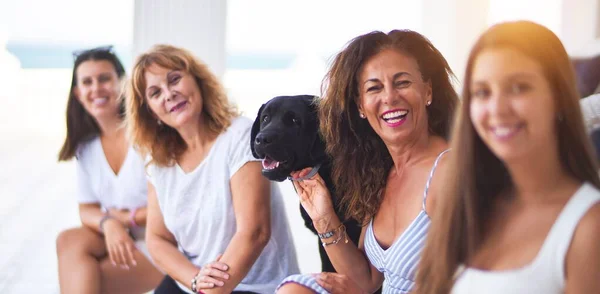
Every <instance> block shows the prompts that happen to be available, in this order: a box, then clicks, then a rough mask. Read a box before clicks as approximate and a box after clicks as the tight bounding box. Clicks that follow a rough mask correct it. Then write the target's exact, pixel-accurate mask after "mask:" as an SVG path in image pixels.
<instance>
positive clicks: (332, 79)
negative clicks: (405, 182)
mask: <svg viewBox="0 0 600 294" xmlns="http://www.w3.org/2000/svg"><path fill="white" fill-rule="evenodd" d="M386 49H393V50H397V51H398V52H400V53H402V54H406V55H408V56H411V57H412V58H414V59H415V60H416V62H417V64H418V66H419V70H420V72H421V76H422V78H423V80H424V81H425V82H430V83H431V87H432V100H433V103H432V104H431V105H430V106H428V107H427V118H428V126H429V133H430V134H431V135H435V136H440V137H443V138H445V139H448V134H449V130H450V124H451V122H452V120H453V113H454V109H455V108H456V105H457V103H458V98H457V93H456V92H455V91H454V89H453V87H452V83H451V80H452V78H453V77H454V76H453V74H452V70H451V69H450V66H449V65H448V62H446V59H444V57H443V56H442V54H441V53H440V52H439V51H438V50H437V49H436V48H435V47H434V46H433V45H432V44H431V42H429V40H427V39H426V38H425V37H424V36H422V35H421V34H419V33H416V32H413V31H410V30H393V31H391V32H389V33H388V34H385V33H383V32H379V31H375V32H371V33H368V34H365V35H362V36H359V37H356V38H355V39H353V40H352V41H350V43H348V45H347V46H346V48H345V49H344V50H342V51H341V52H340V53H339V54H337V56H336V57H335V59H334V61H333V64H332V66H331V69H330V70H329V72H328V73H327V75H326V76H325V79H324V81H323V85H322V92H323V96H324V98H323V100H322V101H320V105H319V118H320V121H321V128H320V130H321V133H322V135H323V138H324V139H325V141H326V145H327V153H328V154H329V155H330V156H331V157H332V161H333V167H332V178H333V181H334V185H335V189H336V192H337V195H338V196H339V197H341V199H340V203H341V205H342V206H343V208H344V210H345V211H346V217H351V218H354V219H356V220H358V221H361V222H366V221H368V220H369V219H370V218H372V217H373V216H374V215H375V213H376V212H377V210H378V209H379V205H380V203H381V200H382V198H383V190H384V188H385V184H386V181H387V175H388V173H389V170H390V168H391V167H392V165H393V162H392V157H391V155H390V154H389V151H388V149H387V148H386V146H385V144H384V143H383V140H382V139H381V138H380V137H379V136H378V135H377V134H376V133H375V131H374V130H373V128H372V127H371V125H370V124H369V122H368V121H367V120H364V119H361V118H360V117H359V112H358V105H359V100H360V95H359V89H358V87H359V77H360V74H361V72H362V70H363V66H364V64H365V63H366V62H367V61H368V60H369V59H370V58H372V57H373V56H375V55H376V54H378V53H379V52H381V51H383V50H386Z"/></svg>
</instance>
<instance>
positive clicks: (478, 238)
mask: <svg viewBox="0 0 600 294" xmlns="http://www.w3.org/2000/svg"><path fill="white" fill-rule="evenodd" d="M498 47H504V48H506V47H508V48H512V49H515V50H518V51H519V52H521V53H523V54H525V55H527V56H528V57H529V58H531V59H533V60H535V61H536V62H538V63H539V64H540V65H541V66H542V68H543V71H544V75H545V78H546V79H547V81H548V84H549V85H550V86H551V89H552V94H553V97H554V100H555V103H556V105H557V109H558V110H559V111H560V115H561V116H562V118H563V119H562V120H561V121H560V122H557V132H558V136H557V138H558V142H557V144H558V147H559V148H558V150H559V155H560V161H561V163H562V165H563V167H564V168H565V170H567V172H568V173H569V174H570V175H571V176H572V177H574V178H576V179H578V180H581V181H585V182H589V183H591V184H592V185H594V186H595V187H596V188H600V179H599V178H598V173H597V170H598V168H597V165H596V159H595V157H594V155H593V152H592V146H591V143H590V141H589V139H588V137H587V134H586V132H585V128H584V125H583V119H582V115H581V109H580V107H579V101H578V100H579V95H578V94H577V88H576V82H575V74H574V71H573V68H572V65H571V63H570V61H569V56H568V55H567V52H566V51H565V48H564V47H563V45H562V44H561V42H560V40H559V39H558V38H557V37H556V35H554V34H553V33H552V32H551V31H550V30H548V29H547V28H545V27H543V26H541V25H538V24H535V23H532V22H528V21H519V22H507V23H502V24H498V25H495V26H493V27H491V28H490V29H488V30H487V31H486V32H485V33H484V34H483V35H482V36H481V37H480V38H479V40H478V41H477V43H476V44H475V46H474V47H473V49H472V50H471V54H470V56H469V59H468V63H467V68H466V73H465V80H464V85H463V91H462V95H463V104H462V107H461V110H460V114H459V116H458V119H457V122H456V127H455V130H454V135H453V138H454V139H453V142H452V150H453V151H452V155H451V156H450V160H449V165H448V166H449V168H450V170H453V171H454V173H448V174H447V178H446V179H445V183H446V185H447V186H446V188H445V189H444V191H445V192H444V197H441V198H440V200H439V201H440V203H438V205H437V208H436V214H435V217H434V218H433V223H432V226H431V229H430V231H429V235H428V239H427V245H426V247H425V249H424V251H423V255H422V259H421V263H420V267H419V272H418V275H417V293H419V294H439V293H449V292H450V291H451V288H452V286H453V284H454V275H455V273H456V271H457V269H458V266H459V265H460V264H465V263H466V262H468V261H469V260H470V259H471V258H472V256H473V254H474V253H475V252H476V251H477V250H478V248H479V247H480V246H481V243H482V241H483V235H484V234H483V233H484V232H483V230H484V228H485V227H486V225H487V224H488V223H489V221H490V219H489V216H490V215H491V212H492V206H493V205H494V203H497V201H496V199H497V198H498V197H501V196H500V195H501V194H500V193H501V192H502V191H504V190H506V188H509V187H511V186H512V181H511V179H510V175H509V173H508V170H507V168H506V167H505V166H504V164H503V163H502V162H501V161H500V159H498V158H497V157H496V156H495V155H494V154H493V153H492V151H491V150H490V149H489V148H488V147H487V146H486V145H485V144H484V143H483V141H482V139H481V138H480V137H479V135H478V134H477V132H476V131H475V129H474V127H473V122H472V121H471V117H470V115H469V107H470V102H471V93H470V90H469V87H470V84H471V74H472V72H473V65H474V62H475V60H476V58H477V57H478V55H479V54H480V53H481V52H482V50H485V49H489V48H498Z"/></svg>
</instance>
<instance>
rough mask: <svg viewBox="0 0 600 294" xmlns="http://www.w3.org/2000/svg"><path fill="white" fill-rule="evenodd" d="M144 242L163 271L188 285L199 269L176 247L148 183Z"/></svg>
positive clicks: (152, 187) (151, 187) (153, 190)
mask: <svg viewBox="0 0 600 294" xmlns="http://www.w3.org/2000/svg"><path fill="white" fill-rule="evenodd" d="M147 222H148V223H147V227H146V244H147V246H148V251H149V252H150V255H151V256H152V259H153V260H154V262H155V263H156V265H158V267H160V268H161V269H162V270H163V271H165V272H166V273H167V274H168V275H169V276H171V277H172V278H173V279H175V280H177V281H179V282H180V283H182V284H183V285H185V286H187V287H190V281H191V280H192V278H193V277H194V276H196V274H197V273H198V271H199V269H198V268H197V267H196V266H194V264H192V263H191V262H190V261H189V260H187V258H186V257H185V256H184V255H183V254H181V252H179V250H178V249H177V242H176V240H175V237H174V236H173V234H171V232H169V230H168V229H167V227H166V226H165V223H164V221H163V216H162V212H161V211H160V207H159V206H158V200H157V199H156V190H155V189H154V186H153V185H152V184H150V183H148V218H147Z"/></svg>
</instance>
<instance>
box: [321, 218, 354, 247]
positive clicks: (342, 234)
mask: <svg viewBox="0 0 600 294" xmlns="http://www.w3.org/2000/svg"><path fill="white" fill-rule="evenodd" d="M336 231H340V232H339V236H338V237H337V239H335V240H333V241H331V242H327V243H326V242H321V244H323V247H325V246H329V245H335V244H337V243H339V242H340V240H342V237H344V243H346V244H347V243H348V234H347V233H346V226H344V224H342V225H341V226H339V227H338V228H337V229H336Z"/></svg>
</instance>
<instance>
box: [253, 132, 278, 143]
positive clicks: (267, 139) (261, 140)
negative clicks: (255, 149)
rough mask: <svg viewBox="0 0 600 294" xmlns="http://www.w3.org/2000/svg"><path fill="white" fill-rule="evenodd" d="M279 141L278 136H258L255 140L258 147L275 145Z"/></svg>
mask: <svg viewBox="0 0 600 294" xmlns="http://www.w3.org/2000/svg"><path fill="white" fill-rule="evenodd" d="M276 139H277V135H276V134H258V135H257V136H256V139H254V144H256V145H261V144H262V145H268V144H270V143H273V141H275V140H276Z"/></svg>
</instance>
